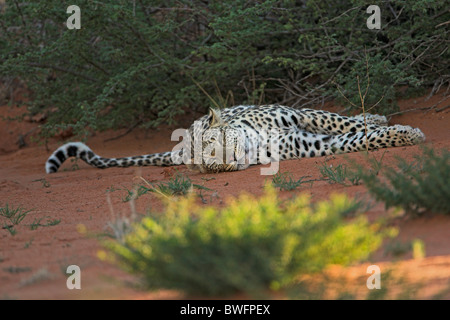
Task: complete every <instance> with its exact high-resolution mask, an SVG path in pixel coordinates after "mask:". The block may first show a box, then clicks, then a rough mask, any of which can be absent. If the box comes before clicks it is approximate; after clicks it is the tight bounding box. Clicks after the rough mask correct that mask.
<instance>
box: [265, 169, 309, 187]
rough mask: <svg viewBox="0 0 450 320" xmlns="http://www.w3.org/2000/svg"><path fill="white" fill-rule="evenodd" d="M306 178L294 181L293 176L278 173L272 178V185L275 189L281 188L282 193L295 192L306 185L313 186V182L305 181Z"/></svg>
mask: <svg viewBox="0 0 450 320" xmlns="http://www.w3.org/2000/svg"><path fill="white" fill-rule="evenodd" d="M305 178H307V177H301V178H300V179H298V180H294V178H293V177H292V174H291V173H289V172H283V173H281V172H277V174H275V175H274V176H273V178H272V185H273V186H274V187H275V188H279V189H280V191H283V190H286V191H290V190H295V189H297V188H298V187H299V186H301V185H302V184H304V183H310V184H311V185H312V183H313V182H312V181H311V180H308V181H304V179H305Z"/></svg>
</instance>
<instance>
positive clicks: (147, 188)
mask: <svg viewBox="0 0 450 320" xmlns="http://www.w3.org/2000/svg"><path fill="white" fill-rule="evenodd" d="M143 180H144V179H143ZM144 182H145V184H146V185H140V186H138V187H137V188H136V189H135V191H132V190H128V189H127V192H128V194H127V195H126V197H125V198H124V199H123V201H124V202H128V201H130V200H131V199H137V198H138V197H140V196H142V195H144V194H146V193H148V192H153V193H156V194H159V195H162V196H164V197H172V196H186V195H188V194H189V193H191V192H193V190H194V189H197V190H205V191H212V190H211V189H209V188H207V187H205V186H202V185H199V184H194V183H192V180H191V179H190V178H189V177H187V176H185V175H183V174H181V173H178V174H176V175H175V176H174V177H172V178H170V179H169V181H167V182H161V183H158V184H154V183H151V182H147V181H145V180H144Z"/></svg>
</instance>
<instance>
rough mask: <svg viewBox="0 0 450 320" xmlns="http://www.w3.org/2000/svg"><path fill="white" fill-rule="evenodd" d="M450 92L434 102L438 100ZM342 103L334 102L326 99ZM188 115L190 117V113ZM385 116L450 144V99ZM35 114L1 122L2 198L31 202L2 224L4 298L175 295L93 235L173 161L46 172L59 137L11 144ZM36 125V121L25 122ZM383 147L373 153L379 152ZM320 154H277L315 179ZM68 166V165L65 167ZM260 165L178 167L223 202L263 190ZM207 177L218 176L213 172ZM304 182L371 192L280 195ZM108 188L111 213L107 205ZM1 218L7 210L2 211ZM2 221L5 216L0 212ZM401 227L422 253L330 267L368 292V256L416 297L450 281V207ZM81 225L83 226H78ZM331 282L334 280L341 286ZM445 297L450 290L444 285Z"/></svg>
mask: <svg viewBox="0 0 450 320" xmlns="http://www.w3.org/2000/svg"><path fill="white" fill-rule="evenodd" d="M440 99H442V96H441V95H436V96H434V97H432V98H431V99H429V100H428V101H425V97H422V98H414V99H409V100H405V101H400V106H401V109H402V110H408V109H415V108H424V107H429V106H432V105H434V104H436V103H437V102H438V101H439V100H440ZM447 104H448V100H447V101H444V102H443V103H441V104H439V105H437V108H442V107H444V106H446V105H447ZM327 109H328V110H331V111H338V110H339V109H338V108H336V107H329V108H327ZM22 110H23V109H20V108H14V109H12V108H10V107H8V106H2V107H0V116H15V115H18V114H20V113H21V112H22ZM193 119H194V118H192V120H193ZM390 123H391V124H405V125H406V124H407V125H411V126H413V127H418V128H420V129H421V130H422V131H423V132H424V133H425V135H426V137H427V141H426V143H427V144H432V145H433V146H434V147H435V148H438V149H443V148H447V149H448V148H449V146H450V115H449V109H446V110H443V111H441V112H436V111H435V109H433V110H431V111H414V112H408V113H405V114H403V115H397V116H394V117H393V118H392V119H391V122H390ZM38 125H39V123H36V122H33V121H32V120H29V121H24V122H21V123H18V122H8V121H4V120H1V126H0V135H1V137H2V138H1V139H0V161H1V164H2V165H1V167H0V206H4V205H5V204H6V203H8V204H9V205H10V206H15V207H17V206H19V205H20V206H22V207H24V208H26V209H33V211H31V212H30V213H29V214H28V216H27V217H26V218H25V219H24V220H23V221H22V222H21V224H19V225H18V226H17V227H15V230H16V231H17V233H16V234H15V235H14V236H13V235H11V234H10V232H9V231H8V230H6V229H0V243H1V245H0V299H8V298H11V299H90V298H95V299H142V298H145V299H172V298H175V299H178V298H183V297H184V296H183V295H182V294H181V293H178V292H173V291H159V292H151V293H146V292H142V291H139V290H137V289H133V287H132V286H130V285H129V284H130V283H136V281H137V279H136V278H135V277H133V276H131V275H128V274H126V273H124V272H123V271H121V270H119V269H118V268H117V267H115V266H113V265H111V264H108V263H106V262H102V261H100V260H99V259H98V258H97V254H98V251H99V250H100V249H101V246H100V244H99V242H98V240H97V238H95V237H93V236H91V235H95V234H99V233H103V232H105V231H106V230H107V224H108V222H111V221H112V220H113V219H114V216H119V215H123V216H129V215H130V214H131V210H130V204H129V203H124V202H123V201H122V198H124V197H125V196H126V194H127V191H126V189H131V188H132V186H133V182H135V181H136V179H137V177H138V176H142V177H143V178H145V179H146V180H148V181H163V180H164V181H167V180H168V174H170V170H167V169H163V168H159V167H145V168H138V169H136V168H126V169H123V168H112V169H107V170H98V169H95V168H91V167H89V166H88V165H86V164H85V163H83V162H82V161H78V165H79V168H80V170H75V171H71V167H72V163H71V161H67V162H66V163H65V164H64V165H63V166H62V168H61V169H60V171H59V172H58V173H56V174H52V175H47V174H45V170H44V164H45V161H46V159H47V157H48V156H49V155H50V154H51V152H53V150H54V149H55V148H57V147H58V146H59V145H60V144H61V141H57V140H56V139H54V140H52V141H51V142H50V143H49V145H48V148H49V149H48V150H47V149H46V147H45V146H43V145H40V144H37V143H32V142H30V137H29V136H30V135H27V136H26V137H25V141H26V142H27V146H26V147H23V148H20V149H19V147H18V145H17V143H16V142H17V141H18V137H19V135H21V134H22V135H23V134H25V133H27V132H29V131H30V130H35V128H36V127H37V126H38ZM173 129H175V128H164V129H161V130H153V131H149V132H145V131H142V130H135V131H133V132H132V133H130V134H128V135H126V136H124V137H122V138H120V139H118V140H114V141H109V142H104V140H105V139H108V138H111V137H115V136H117V135H119V134H121V133H123V132H124V131H123V130H122V131H120V130H119V131H115V132H105V133H100V134H96V135H95V136H94V137H92V138H91V139H90V140H89V141H88V144H89V146H90V147H91V148H92V149H93V150H94V151H95V152H96V153H98V154H100V155H102V156H105V157H108V156H110V157H120V156H131V155H138V154H146V153H153V152H162V151H168V150H171V149H172V147H173V146H174V145H175V144H176V142H171V141H170V134H171V132H172V130H173ZM31 132H32V134H33V133H36V132H37V130H35V131H31ZM418 151H419V148H418V147H417V146H412V147H400V148H390V149H387V151H386V154H385V157H384V160H383V163H384V164H386V165H388V164H389V163H392V162H393V161H395V157H396V156H401V157H403V158H406V159H413V156H414V155H415V154H417V153H418ZM384 152H385V150H379V151H375V152H373V153H372V154H373V155H374V156H376V157H377V158H380V157H381V155H382V154H383V153H384ZM347 158H348V159H354V160H356V161H363V156H362V155H361V154H356V153H355V154H349V155H339V156H336V157H332V158H328V159H327V160H328V163H329V164H333V165H338V164H341V163H342V164H344V163H347ZM324 161H325V158H313V159H301V160H290V161H284V162H281V163H280V170H281V171H282V172H285V171H289V172H291V173H292V174H293V175H294V177H301V176H310V177H311V179H318V178H319V177H320V172H319V169H318V166H319V165H320V164H322V163H323V162H324ZM64 169H66V170H64ZM260 169H261V166H252V167H250V168H249V169H247V170H245V171H241V172H232V173H221V174H216V175H205V174H199V173H192V172H188V171H186V169H185V167H184V166H183V167H178V170H180V171H182V172H184V173H186V174H187V175H188V176H189V177H190V178H191V179H192V180H193V181H194V183H198V184H204V185H205V186H207V187H208V188H210V189H213V190H215V191H217V194H216V195H215V196H213V197H211V196H210V195H211V194H210V193H209V194H208V196H207V197H206V198H205V199H206V200H207V202H208V203H211V204H213V205H219V206H220V205H223V203H224V200H225V199H226V198H227V197H229V196H236V195H238V194H240V193H241V192H243V191H246V192H249V193H252V194H255V195H259V194H261V193H262V186H263V184H264V182H265V181H266V180H269V181H270V180H271V177H270V176H261V175H260ZM202 177H205V178H215V179H211V180H209V181H206V180H203V179H202ZM300 192H307V193H310V194H311V195H312V197H313V199H323V198H327V197H328V196H329V194H330V193H332V192H343V193H347V194H349V195H351V196H355V195H360V196H361V195H364V196H366V197H368V194H367V192H366V190H365V188H364V186H349V187H346V186H342V185H336V184H334V185H332V184H329V183H328V182H325V181H318V182H314V184H313V186H312V187H309V186H303V187H300V188H299V189H297V190H295V191H292V192H283V193H282V196H283V197H290V196H294V195H295V194H297V193H300ZM108 196H109V197H110V200H111V204H112V208H113V210H114V213H112V212H111V210H110V206H109V205H108V200H107V198H108ZM150 208H151V209H153V210H159V209H161V205H160V203H159V202H158V201H157V200H156V199H155V197H154V196H153V195H145V196H142V197H140V198H139V199H138V200H137V201H136V209H137V211H138V212H139V213H145V212H146V211H147V210H148V209H150ZM383 214H386V212H385V210H384V205H383V204H382V203H377V204H376V205H375V206H374V207H373V208H372V209H370V211H369V212H367V215H368V216H369V217H370V218H371V219H376V218H378V217H380V216H382V215H383ZM0 219H3V218H0ZM39 219H42V220H41V224H45V223H46V222H47V221H50V220H55V219H58V220H60V223H59V224H57V225H55V226H47V227H44V226H40V227H38V228H37V229H36V230H31V228H30V225H31V224H33V222H35V221H38V220H39ZM0 223H1V224H2V225H3V223H4V221H3V220H0ZM396 224H397V226H398V227H399V230H400V234H399V236H398V241H399V242H402V243H406V242H408V241H411V240H413V239H421V240H422V241H424V243H425V250H426V257H425V258H424V259H422V260H413V259H412V256H411V253H407V254H405V255H403V256H401V257H400V258H393V257H392V256H389V255H388V256H386V255H384V254H383V251H384V249H381V250H380V251H379V252H378V253H377V254H375V255H374V257H373V258H372V259H371V261H370V263H369V262H367V263H364V264H359V265H355V266H352V267H350V268H346V269H344V268H339V267H335V268H330V271H329V272H330V274H331V275H334V276H335V277H337V278H339V279H346V284H347V285H348V287H349V288H353V289H354V290H357V291H358V292H361V294H362V295H363V296H365V294H367V293H368V289H367V288H366V286H365V284H366V279H367V277H368V275H366V268H367V266H368V265H370V264H378V265H380V267H381V268H382V272H383V270H386V269H389V268H392V267H395V268H396V269H395V270H397V272H399V274H401V275H402V276H406V277H408V279H409V280H408V281H410V282H412V283H418V282H420V283H421V284H423V286H422V287H421V289H420V290H418V291H417V292H416V293H417V296H416V297H419V298H432V297H433V296H434V295H436V294H437V293H439V292H441V291H442V290H445V289H448V288H450V231H449V230H450V216H434V217H424V218H418V219H399V220H398V221H397V223H396ZM80 225H83V226H84V227H85V228H86V229H87V231H88V233H87V234H83V233H80V232H79V230H80ZM72 264H75V265H78V266H80V268H81V288H82V289H81V290H68V289H67V288H66V280H67V277H68V275H67V274H65V270H66V268H67V266H69V265H72ZM336 290H337V291H339V290H340V289H339V288H337V289H336ZM441 298H446V299H449V298H450V293H449V291H448V290H447V291H446V293H444V294H443V295H442V296H441Z"/></svg>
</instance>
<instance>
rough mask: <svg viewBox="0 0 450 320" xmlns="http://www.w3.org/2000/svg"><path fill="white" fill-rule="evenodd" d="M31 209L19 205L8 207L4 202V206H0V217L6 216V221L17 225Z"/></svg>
mask: <svg viewBox="0 0 450 320" xmlns="http://www.w3.org/2000/svg"><path fill="white" fill-rule="evenodd" d="M31 211H32V210H25V209H24V208H22V207H21V206H18V207H17V208H14V207H10V206H9V204H6V205H5V206H4V207H1V208H0V217H3V218H6V219H7V221H8V222H9V223H10V224H12V225H18V224H19V223H20V222H22V220H23V219H25V217H26V216H27V215H28V213H30V212H31Z"/></svg>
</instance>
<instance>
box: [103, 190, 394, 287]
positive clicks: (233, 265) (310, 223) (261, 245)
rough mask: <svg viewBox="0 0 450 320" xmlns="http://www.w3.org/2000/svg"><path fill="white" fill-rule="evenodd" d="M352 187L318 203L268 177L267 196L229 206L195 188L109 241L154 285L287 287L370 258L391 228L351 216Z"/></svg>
mask: <svg viewBox="0 0 450 320" xmlns="http://www.w3.org/2000/svg"><path fill="white" fill-rule="evenodd" d="M352 205H353V202H352V200H351V199H349V198H347V197H346V196H345V195H334V196H332V197H331V199H330V200H329V201H323V202H320V203H317V204H315V205H312V204H311V203H310V199H309V197H308V196H307V195H301V196H299V197H297V198H295V199H292V200H289V201H287V202H281V201H280V200H279V197H278V194H277V192H276V190H275V189H274V188H273V187H272V186H271V185H270V184H269V185H268V186H267V187H266V191H265V194H264V196H263V197H261V198H259V199H257V198H254V197H252V196H250V195H241V196H240V197H239V198H237V199H234V200H231V201H230V203H229V204H228V205H227V206H226V207H225V208H223V209H217V208H214V207H209V206H208V207H207V206H201V205H199V204H198V203H197V201H196V200H195V196H193V195H191V196H189V197H180V198H176V199H173V198H172V199H171V200H170V201H166V209H165V214H163V215H161V214H158V215H150V216H148V217H145V218H143V219H142V220H141V222H140V223H138V224H135V225H134V230H133V231H132V232H131V233H128V234H127V235H125V237H124V239H123V241H111V240H107V241H106V242H105V246H106V248H108V249H109V251H110V253H112V254H110V255H109V256H108V255H107V254H106V255H105V252H102V253H101V254H99V256H100V257H103V258H105V256H106V257H109V259H111V260H112V261H115V263H118V264H119V265H120V266H122V267H123V268H125V269H126V270H128V271H129V272H131V273H134V274H138V275H140V276H142V277H143V279H144V280H145V284H146V285H147V286H148V287H149V288H151V289H158V288H166V289H177V290H183V291H185V292H186V293H189V294H202V295H226V294H231V293H235V292H247V293H250V294H252V293H255V292H261V290H265V289H267V288H271V289H272V290H277V289H280V288H282V287H284V286H286V285H288V284H290V283H292V282H293V281H294V280H295V279H296V277H297V276H298V275H299V274H305V273H311V272H318V271H321V270H322V269H323V268H324V267H326V266H327V265H329V264H342V265H346V264H349V263H352V262H355V261H358V260H361V259H365V258H367V257H368V256H369V254H370V253H371V252H373V251H374V250H375V249H377V248H378V247H379V246H380V244H381V242H382V239H383V238H384V237H385V236H386V232H384V231H382V230H380V225H378V224H372V225H371V224H369V223H368V221H367V219H366V218H365V217H363V216H358V217H357V218H355V219H353V220H352V221H344V217H343V213H344V212H346V211H348V210H349V208H350V207H351V206H352Z"/></svg>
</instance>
